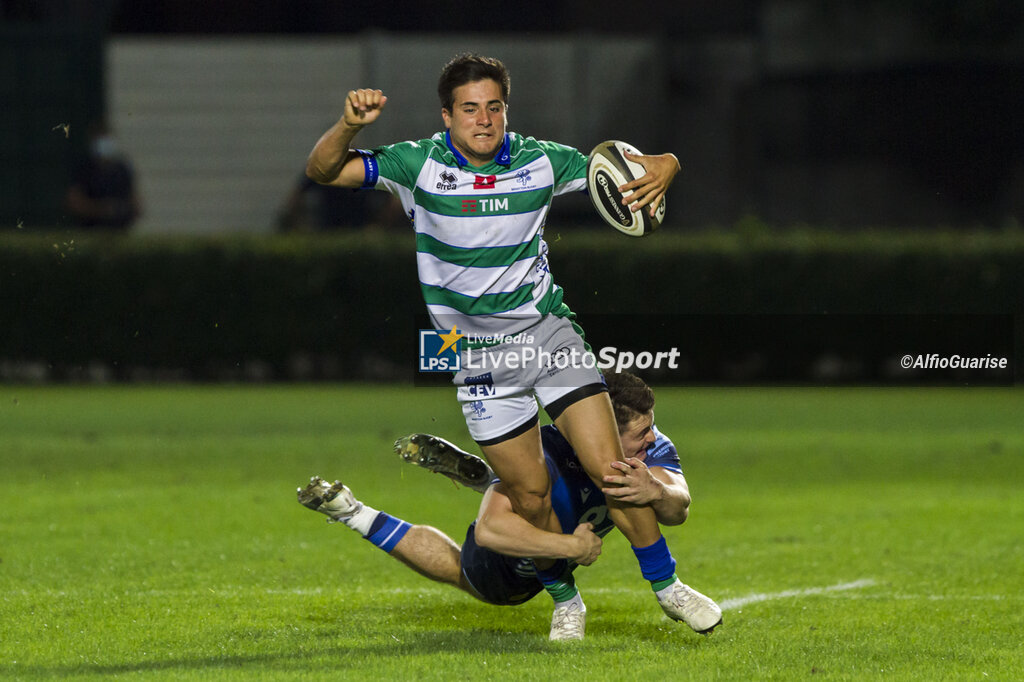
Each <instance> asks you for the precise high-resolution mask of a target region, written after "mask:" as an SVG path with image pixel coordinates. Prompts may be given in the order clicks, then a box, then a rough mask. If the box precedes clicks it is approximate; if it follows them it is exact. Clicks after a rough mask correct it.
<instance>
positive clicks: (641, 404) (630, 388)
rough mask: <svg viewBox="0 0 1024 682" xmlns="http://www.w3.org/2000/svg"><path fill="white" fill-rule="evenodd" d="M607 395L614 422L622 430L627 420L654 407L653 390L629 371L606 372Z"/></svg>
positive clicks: (627, 423)
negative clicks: (613, 412) (610, 403)
mask: <svg viewBox="0 0 1024 682" xmlns="http://www.w3.org/2000/svg"><path fill="white" fill-rule="evenodd" d="M604 380H605V383H607V384H608V397H609V398H611V399H612V408H614V410H615V424H616V425H617V426H618V427H619V431H622V429H624V428H625V427H626V426H628V425H629V422H631V421H633V420H634V419H636V418H637V417H638V416H642V415H645V414H647V413H649V412H650V411H651V410H653V409H654V391H652V390H651V387H650V386H648V385H647V384H645V383H644V380H643V379H641V378H640V377H638V376H636V375H635V374H630V373H629V372H608V373H606V374H605V375H604Z"/></svg>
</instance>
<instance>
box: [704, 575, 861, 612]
mask: <svg viewBox="0 0 1024 682" xmlns="http://www.w3.org/2000/svg"><path fill="white" fill-rule="evenodd" d="M874 584H875V581H874V580H872V579H871V578H863V579H861V580H854V581H853V582H850V583H839V584H837V585H829V586H828V587H805V588H803V589H800V590H783V591H782V592H762V593H758V594H748V595H747V596H746V597H735V598H733V599H723V600H722V601H721V602H719V604H718V605H719V606H721V607H722V610H723V611H726V610H729V609H738V608H741V607H743V606H746V605H747V604H756V603H758V602H762V601H771V600H773V599H786V598H788V597H806V596H809V595H814V594H826V593H828V592H844V591H846V590H859V589H861V588H864V587H871V586H872V585H874Z"/></svg>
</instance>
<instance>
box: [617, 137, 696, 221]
mask: <svg viewBox="0 0 1024 682" xmlns="http://www.w3.org/2000/svg"><path fill="white" fill-rule="evenodd" d="M626 158H627V159H629V160H630V161H635V162H636V163H639V164H640V165H641V166H643V167H644V170H646V171H647V172H646V173H645V174H644V175H643V176H641V177H639V178H637V179H636V180H634V181H633V182H627V183H626V184H625V185H622V186H621V187H619V191H620V192H628V191H632V192H633V193H632V194H630V195H629V196H628V197H626V198H624V199H623V200H622V201H623V203H624V204H629V207H630V210H631V211H633V212H634V213H635V212H637V211H639V210H640V209H642V208H643V207H644V206H649V207H650V208H649V209H648V212H649V213H650V215H652V216H653V215H654V212H655V211H657V210H658V206H659V205H660V204H661V202H662V200H663V199H664V198H665V192H667V191H668V187H669V185H671V184H672V180H673V179H674V178H675V177H676V174H677V173H678V172H679V171H680V169H681V167H680V165H679V159H677V158H676V155H675V154H630V153H629V152H626Z"/></svg>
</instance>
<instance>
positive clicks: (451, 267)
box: [360, 132, 587, 336]
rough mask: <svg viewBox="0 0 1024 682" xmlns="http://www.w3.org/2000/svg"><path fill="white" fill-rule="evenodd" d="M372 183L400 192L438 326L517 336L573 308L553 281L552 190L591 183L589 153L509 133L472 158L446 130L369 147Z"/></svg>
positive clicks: (576, 188)
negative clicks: (489, 155)
mask: <svg viewBox="0 0 1024 682" xmlns="http://www.w3.org/2000/svg"><path fill="white" fill-rule="evenodd" d="M360 154H361V156H362V158H363V162H364V164H365V168H366V181H365V183H364V186H365V187H374V188H376V189H383V190H386V191H388V192H391V193H392V194H394V195H396V196H397V197H398V198H399V199H400V200H401V202H402V206H403V207H404V208H405V211H406V213H407V214H409V215H410V216H412V218H413V225H414V227H415V230H416V261H417V267H418V269H419V280H420V289H421V290H422V292H423V298H424V300H425V302H426V304H427V310H428V312H429V313H430V317H431V321H432V322H433V324H434V326H435V328H437V329H451V327H452V326H453V325H454V326H456V327H458V328H459V329H460V330H462V332H463V333H465V334H471V335H481V336H483V335H486V336H493V335H510V334H515V333H517V332H519V331H522V330H523V329H525V328H527V327H529V326H531V325H532V324H534V323H536V322H537V321H538V319H539V317H540V316H541V315H546V314H549V313H550V314H554V315H560V316H564V315H567V314H569V312H570V311H569V309H568V307H567V306H566V305H565V304H564V303H563V302H562V289H561V288H560V287H558V286H557V285H556V284H555V283H554V281H553V280H552V278H551V272H550V270H549V268H548V259H547V244H545V242H544V239H543V234H544V221H545V219H546V217H547V213H548V209H549V208H550V206H551V200H552V198H553V197H555V196H557V195H559V194H566V193H568V192H575V191H581V190H584V189H585V188H586V184H587V183H586V168H587V157H586V156H584V155H583V154H581V153H580V152H578V151H577V150H575V149H573V148H571V147H566V146H564V145H561V144H557V143H554V142H544V141H539V140H535V139H534V138H532V137H523V136H521V135H518V134H516V133H507V134H506V135H505V141H504V143H503V144H502V146H501V148H500V149H499V151H498V154H497V155H496V157H495V159H494V160H493V161H491V162H490V163H489V164H487V165H486V166H483V167H476V166H471V165H469V163H468V161H467V160H466V158H465V157H464V156H463V155H462V154H461V153H459V151H458V150H456V149H455V148H454V147H453V146H452V144H451V139H450V137H449V135H448V133H447V132H445V133H437V134H436V135H434V136H433V137H432V138H430V139H426V140H418V141H415V142H399V143H397V144H392V145H387V146H384V147H378V148H376V149H372V150H369V151H360Z"/></svg>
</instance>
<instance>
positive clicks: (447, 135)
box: [444, 130, 512, 168]
mask: <svg viewBox="0 0 1024 682" xmlns="http://www.w3.org/2000/svg"><path fill="white" fill-rule="evenodd" d="M444 141H445V144H447V145H448V150H449V151H451V153H452V154H453V155H454V156H455V163H457V164H459V167H460V168H461V167H462V166H468V165H469V160H468V159H467V158H466V157H465V156H463V155H462V152H460V151H459V150H458V149H456V148H455V145H453V144H452V133H451V131H450V130H445V131H444ZM494 163H496V164H498V165H499V166H511V165H512V138H511V137H509V134H508V133H505V140H504V141H503V142H502V143H501V148H500V149H499V150H498V153H497V155H495V157H494Z"/></svg>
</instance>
